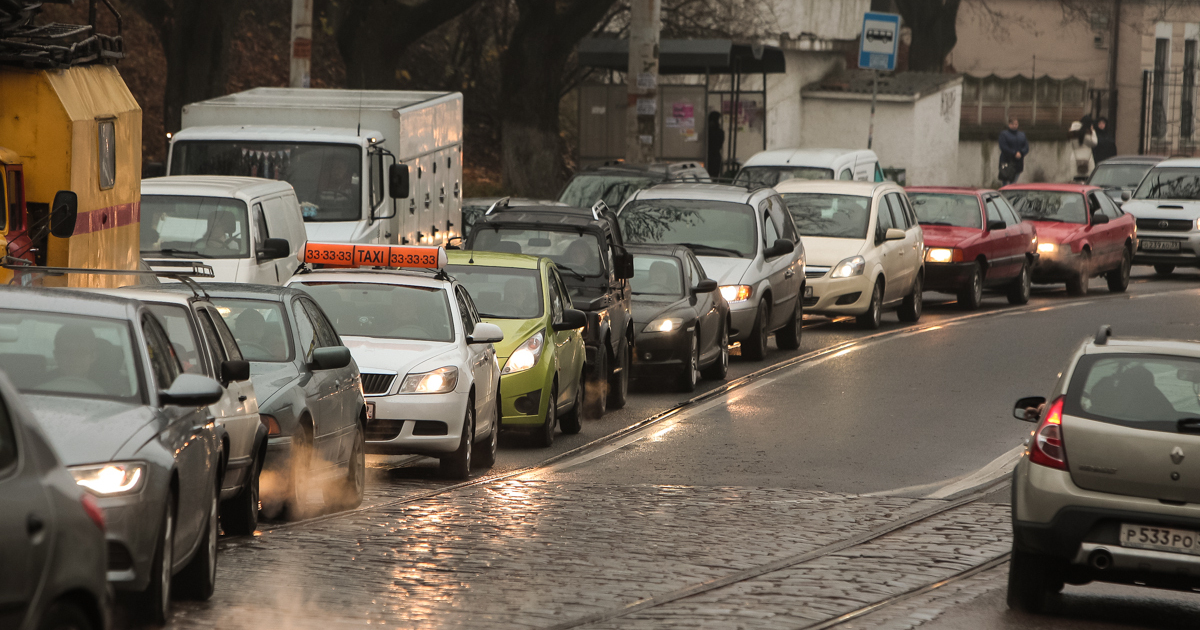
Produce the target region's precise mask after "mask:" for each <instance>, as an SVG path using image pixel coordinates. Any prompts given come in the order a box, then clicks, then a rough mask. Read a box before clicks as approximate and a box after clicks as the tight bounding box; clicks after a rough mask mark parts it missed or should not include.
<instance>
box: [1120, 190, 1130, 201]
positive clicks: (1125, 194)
mask: <svg viewBox="0 0 1200 630" xmlns="http://www.w3.org/2000/svg"><path fill="white" fill-rule="evenodd" d="M1132 198H1133V193H1131V192H1129V191H1128V190H1122V191H1121V201H1129V200H1130V199H1132Z"/></svg>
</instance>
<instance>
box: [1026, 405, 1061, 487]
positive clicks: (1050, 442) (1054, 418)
mask: <svg viewBox="0 0 1200 630" xmlns="http://www.w3.org/2000/svg"><path fill="white" fill-rule="evenodd" d="M1062 408H1063V399H1062V396H1059V397H1058V398H1056V399H1055V400H1054V402H1053V403H1050V409H1048V410H1047V411H1046V418H1045V419H1044V420H1042V423H1041V424H1039V425H1038V428H1037V431H1034V433H1033V444H1032V445H1031V446H1030V448H1029V460H1030V461H1032V462H1033V463H1035V464H1041V465H1042V466H1046V467H1049V468H1057V469H1058V470H1066V469H1067V446H1066V445H1065V444H1063V434H1062Z"/></svg>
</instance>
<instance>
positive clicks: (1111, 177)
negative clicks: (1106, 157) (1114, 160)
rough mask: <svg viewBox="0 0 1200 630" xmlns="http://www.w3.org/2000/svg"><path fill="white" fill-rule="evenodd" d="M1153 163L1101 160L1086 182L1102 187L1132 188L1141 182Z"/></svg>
mask: <svg viewBox="0 0 1200 630" xmlns="http://www.w3.org/2000/svg"><path fill="white" fill-rule="evenodd" d="M1153 166H1154V165H1153V164H1106V163H1104V162H1101V163H1099V164H1097V165H1096V170H1094V171H1092V176H1091V178H1089V179H1088V183H1089V184H1091V185H1093V186H1102V187H1104V188H1133V187H1134V186H1137V185H1138V184H1139V183H1141V181H1142V178H1143V177H1145V176H1146V173H1147V172H1149V171H1150V168H1151V167H1153Z"/></svg>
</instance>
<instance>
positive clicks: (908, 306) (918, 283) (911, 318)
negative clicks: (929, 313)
mask: <svg viewBox="0 0 1200 630" xmlns="http://www.w3.org/2000/svg"><path fill="white" fill-rule="evenodd" d="M924 289H925V279H924V278H922V277H921V275H920V274H919V273H918V274H917V278H916V279H915V280H913V287H912V292H911V293H909V294H908V295H907V296H906V297H905V298H904V302H902V303H901V304H900V308H899V310H897V311H896V315H898V316H899V317H900V321H902V322H916V321H919V320H920V319H921V311H922V310H923V309H924V306H925V298H924V295H925V294H924Z"/></svg>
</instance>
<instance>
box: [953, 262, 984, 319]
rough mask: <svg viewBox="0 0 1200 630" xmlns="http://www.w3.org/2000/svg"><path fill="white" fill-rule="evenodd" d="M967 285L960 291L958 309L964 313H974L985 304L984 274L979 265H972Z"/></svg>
mask: <svg viewBox="0 0 1200 630" xmlns="http://www.w3.org/2000/svg"><path fill="white" fill-rule="evenodd" d="M969 274H970V276H969V277H968V278H967V283H966V284H964V285H963V286H962V288H960V289H959V290H958V307H959V308H961V309H962V310H964V311H974V310H976V309H978V308H979V304H980V303H982V302H983V272H982V271H981V270H980V269H979V263H974V264H972V265H971V271H970V272H969Z"/></svg>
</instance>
